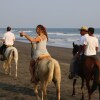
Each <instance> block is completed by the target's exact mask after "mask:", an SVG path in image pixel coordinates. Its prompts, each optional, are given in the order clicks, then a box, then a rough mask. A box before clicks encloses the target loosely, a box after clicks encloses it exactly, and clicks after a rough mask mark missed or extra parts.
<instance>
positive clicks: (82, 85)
mask: <svg viewBox="0 0 100 100" xmlns="http://www.w3.org/2000/svg"><path fill="white" fill-rule="evenodd" d="M81 90H82V98H81V100H84V79H83V78H82V84H81Z"/></svg>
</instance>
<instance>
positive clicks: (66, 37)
mask: <svg viewBox="0 0 100 100" xmlns="http://www.w3.org/2000/svg"><path fill="white" fill-rule="evenodd" d="M21 31H24V32H26V33H27V34H28V35H30V36H32V37H36V35H37V34H36V31H35V29H34V28H13V29H12V32H13V33H14V34H15V36H16V41H20V42H26V43H29V41H28V40H27V39H26V38H24V37H20V35H19V33H20V32H21ZM5 32H6V29H5V28H0V38H2V37H3V34H4V33H5ZM47 32H48V37H49V41H48V44H47V45H49V46H56V47H64V48H72V43H73V42H74V41H77V40H79V39H80V32H79V29H78V28H47ZM95 36H96V37H97V38H98V39H99V42H100V28H97V29H95Z"/></svg>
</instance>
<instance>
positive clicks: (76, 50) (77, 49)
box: [72, 42, 79, 55]
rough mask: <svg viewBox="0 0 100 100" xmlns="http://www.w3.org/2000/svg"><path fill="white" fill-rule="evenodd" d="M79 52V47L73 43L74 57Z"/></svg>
mask: <svg viewBox="0 0 100 100" xmlns="http://www.w3.org/2000/svg"><path fill="white" fill-rule="evenodd" d="M78 51H79V45H77V44H75V43H74V42H73V51H72V53H73V55H75V54H76V53H77V52H78Z"/></svg>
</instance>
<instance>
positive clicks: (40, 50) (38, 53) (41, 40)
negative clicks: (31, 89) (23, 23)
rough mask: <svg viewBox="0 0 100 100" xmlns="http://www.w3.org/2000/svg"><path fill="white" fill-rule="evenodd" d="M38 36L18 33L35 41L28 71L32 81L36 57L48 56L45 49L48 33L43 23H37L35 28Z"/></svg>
mask: <svg viewBox="0 0 100 100" xmlns="http://www.w3.org/2000/svg"><path fill="white" fill-rule="evenodd" d="M36 32H37V34H38V36H37V37H36V38H33V37H30V36H28V35H27V34H26V33H24V32H21V33H20V35H21V36H24V37H25V38H27V39H28V40H29V41H30V42H36V50H35V52H34V55H33V57H32V59H31V61H30V67H29V68H30V73H31V75H32V78H31V81H32V82H34V79H35V74H34V73H35V67H34V66H35V63H36V61H37V59H38V58H40V59H41V58H45V57H50V54H49V53H48V51H47V48H46V44H47V41H48V35H47V31H46V28H45V27H44V26H43V25H38V26H37V28H36Z"/></svg>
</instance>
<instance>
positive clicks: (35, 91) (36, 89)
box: [34, 82, 40, 100]
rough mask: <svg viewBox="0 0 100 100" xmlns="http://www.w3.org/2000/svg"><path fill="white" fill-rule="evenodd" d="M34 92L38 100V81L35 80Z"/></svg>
mask: <svg viewBox="0 0 100 100" xmlns="http://www.w3.org/2000/svg"><path fill="white" fill-rule="evenodd" d="M34 93H35V95H36V97H37V100H40V97H39V96H38V82H36V83H35V85H34Z"/></svg>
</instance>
